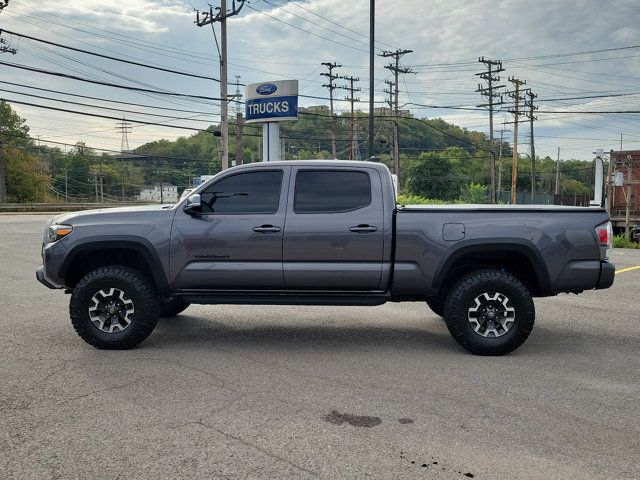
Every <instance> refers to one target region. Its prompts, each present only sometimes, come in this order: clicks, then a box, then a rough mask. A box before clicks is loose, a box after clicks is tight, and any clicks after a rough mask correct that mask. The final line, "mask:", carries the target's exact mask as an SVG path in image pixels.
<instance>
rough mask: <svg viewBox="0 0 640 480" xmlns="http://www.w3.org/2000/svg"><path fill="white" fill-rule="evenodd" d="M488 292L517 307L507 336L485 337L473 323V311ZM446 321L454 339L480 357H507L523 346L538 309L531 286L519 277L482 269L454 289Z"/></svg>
mask: <svg viewBox="0 0 640 480" xmlns="http://www.w3.org/2000/svg"><path fill="white" fill-rule="evenodd" d="M484 293H490V294H492V295H495V293H500V294H502V295H504V296H506V297H507V298H508V300H509V304H510V305H511V306H512V307H513V311H514V320H513V322H512V324H511V326H510V328H509V329H508V330H507V331H506V333H504V334H502V335H501V336H498V337H489V338H487V337H484V336H483V335H482V334H480V333H478V332H476V331H475V330H474V328H475V327H474V325H473V324H472V323H471V322H470V321H469V315H470V313H469V312H470V308H472V307H473V306H474V305H475V299H476V298H478V296H481V295H483V294H484ZM445 321H446V323H447V328H448V329H449V332H450V333H451V335H452V336H453V338H454V339H455V340H456V341H457V342H458V343H459V344H460V345H462V347H464V348H465V349H467V350H468V351H470V352H471V353H474V354H476V355H505V354H507V353H510V352H513V351H514V350H515V349H517V348H518V347H519V346H520V345H522V344H523V343H524V342H525V340H526V339H527V337H529V334H530V333H531V330H532V329H533V324H534V321H535V306H534V304H533V299H532V298H531V292H530V291H529V289H528V288H527V286H526V285H525V284H524V283H522V282H521V281H520V280H519V279H518V278H516V277H515V276H513V275H511V274H509V273H506V272H502V271H499V270H491V269H487V270H478V271H475V272H472V273H469V274H467V275H465V276H464V277H462V278H461V279H460V280H458V282H457V283H456V284H455V285H454V286H453V288H451V290H450V291H449V294H448V295H447V300H446V302H445Z"/></svg>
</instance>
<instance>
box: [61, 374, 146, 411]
mask: <svg viewBox="0 0 640 480" xmlns="http://www.w3.org/2000/svg"><path fill="white" fill-rule="evenodd" d="M148 378H151V377H140V378H137V379H135V380H132V381H130V382H127V383H123V384H121V385H114V386H113V387H107V388H100V389H97V390H92V391H90V392H87V393H84V394H82V395H76V396H75V397H70V398H67V399H66V400H63V401H62V402H60V403H58V404H57V405H56V406H58V407H59V406H61V405H65V404H67V403H71V402H75V401H76V400H82V399H83V398H87V397H90V396H91V395H95V394H96V393H101V392H110V391H113V390H119V389H121V388H125V387H128V386H130V385H134V384H136V383H138V382H140V381H141V380H146V379H148Z"/></svg>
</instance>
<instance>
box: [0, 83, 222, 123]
mask: <svg viewBox="0 0 640 480" xmlns="http://www.w3.org/2000/svg"><path fill="white" fill-rule="evenodd" d="M0 83H6V84H7V85H14V86H16V87H22V88H28V89H31V90H39V91H42V92H49V93H56V94H59V95H67V96H72V97H77V98H86V99H89V100H99V101H101V102H110V103H118V104H121V105H132V106H135V107H144V108H155V109H159V110H169V111H173V112H184V113H199V114H202V115H218V114H217V113H216V112H205V111H202V110H184V109H181V108H171V107H160V106H157V105H146V104H143V103H134V102H124V101H121V100H113V99H110V98H101V97H92V96H89V95H80V94H77V93H69V92H62V91H60V90H51V89H49V88H41V87H34V86H31V85H24V84H22V83H15V82H8V81H6V80H0ZM15 93H20V92H15ZM20 94H21V95H27V94H26V93H20Z"/></svg>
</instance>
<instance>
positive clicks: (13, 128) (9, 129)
mask: <svg viewBox="0 0 640 480" xmlns="http://www.w3.org/2000/svg"><path fill="white" fill-rule="evenodd" d="M28 133H29V127H27V126H26V125H25V120H24V119H22V118H20V117H19V116H18V114H17V113H16V112H15V111H14V110H13V109H12V108H11V105H9V104H8V103H6V102H5V101H4V100H2V101H0V202H4V201H6V198H7V161H6V159H5V158H4V155H3V151H4V148H3V147H4V146H5V145H18V146H25V145H27V144H28V143H30V139H29V137H28Z"/></svg>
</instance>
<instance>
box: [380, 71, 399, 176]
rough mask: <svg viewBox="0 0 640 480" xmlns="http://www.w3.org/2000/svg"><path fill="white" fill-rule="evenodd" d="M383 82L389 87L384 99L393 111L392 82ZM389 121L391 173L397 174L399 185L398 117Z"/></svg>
mask: <svg viewBox="0 0 640 480" xmlns="http://www.w3.org/2000/svg"><path fill="white" fill-rule="evenodd" d="M384 83H386V84H387V85H388V86H389V89H388V90H387V89H386V88H385V90H384V93H387V94H388V95H389V99H388V100H387V101H386V102H387V105H389V109H390V110H391V111H392V112H395V108H394V107H395V90H394V88H393V87H394V85H395V84H394V82H392V81H391V80H385V81H384ZM391 122H392V123H393V140H392V143H393V145H392V152H391V156H392V158H393V173H395V174H396V176H397V181H398V186H399V185H400V158H399V157H400V149H399V147H398V144H399V141H400V139H399V137H400V132H399V128H398V119H397V118H393V119H392V120H391Z"/></svg>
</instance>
